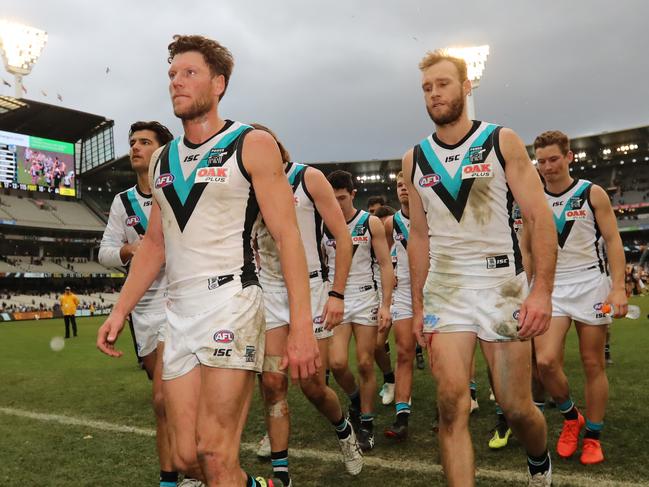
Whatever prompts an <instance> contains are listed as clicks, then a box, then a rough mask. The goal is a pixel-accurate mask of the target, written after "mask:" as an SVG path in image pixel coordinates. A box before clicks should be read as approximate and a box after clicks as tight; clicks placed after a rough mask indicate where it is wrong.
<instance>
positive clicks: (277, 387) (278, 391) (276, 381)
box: [261, 372, 288, 402]
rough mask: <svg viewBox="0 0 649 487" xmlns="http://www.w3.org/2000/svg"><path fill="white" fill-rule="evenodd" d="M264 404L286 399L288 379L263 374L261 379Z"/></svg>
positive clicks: (272, 374) (275, 374)
mask: <svg viewBox="0 0 649 487" xmlns="http://www.w3.org/2000/svg"><path fill="white" fill-rule="evenodd" d="M261 384H262V387H263V389H264V398H265V399H266V402H277V401H279V400H280V399H283V398H285V397H286V390H287V389H288V379H287V378H286V376H285V375H283V374H278V373H275V372H264V373H263V374H262V377H261Z"/></svg>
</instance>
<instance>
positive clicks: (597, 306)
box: [593, 303, 604, 311]
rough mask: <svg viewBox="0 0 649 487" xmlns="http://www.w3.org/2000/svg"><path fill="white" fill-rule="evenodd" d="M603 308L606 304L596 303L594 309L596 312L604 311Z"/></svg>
mask: <svg viewBox="0 0 649 487" xmlns="http://www.w3.org/2000/svg"><path fill="white" fill-rule="evenodd" d="M603 306H604V303H595V304H594V305H593V309H594V310H595V311H602V307H603Z"/></svg>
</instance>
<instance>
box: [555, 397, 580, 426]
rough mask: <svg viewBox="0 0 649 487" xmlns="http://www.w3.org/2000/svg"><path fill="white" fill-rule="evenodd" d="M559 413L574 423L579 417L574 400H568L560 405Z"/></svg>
mask: <svg viewBox="0 0 649 487" xmlns="http://www.w3.org/2000/svg"><path fill="white" fill-rule="evenodd" d="M558 406H559V411H560V412H561V414H563V417H564V418H565V419H566V420H568V421H574V420H575V419H577V418H578V417H579V410H578V409H577V406H575V403H574V402H572V399H568V400H566V401H565V402H563V403H561V404H558Z"/></svg>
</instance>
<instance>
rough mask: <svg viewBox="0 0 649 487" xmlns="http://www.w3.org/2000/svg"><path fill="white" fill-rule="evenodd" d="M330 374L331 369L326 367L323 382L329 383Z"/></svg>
mask: <svg viewBox="0 0 649 487" xmlns="http://www.w3.org/2000/svg"><path fill="white" fill-rule="evenodd" d="M330 375H331V370H329V369H327V370H326V371H325V384H327V385H329V376H330Z"/></svg>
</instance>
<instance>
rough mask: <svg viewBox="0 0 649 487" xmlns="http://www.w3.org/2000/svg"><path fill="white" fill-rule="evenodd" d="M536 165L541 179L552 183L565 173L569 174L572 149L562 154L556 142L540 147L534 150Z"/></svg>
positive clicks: (564, 175) (565, 174)
mask: <svg viewBox="0 0 649 487" xmlns="http://www.w3.org/2000/svg"><path fill="white" fill-rule="evenodd" d="M535 155H536V161H537V165H536V167H537V168H538V170H539V173H540V174H541V176H543V179H545V181H546V182H548V183H553V182H555V181H558V180H560V179H562V178H565V177H566V176H567V175H570V169H569V166H570V163H571V162H572V158H573V155H572V151H568V153H567V154H563V153H562V152H561V149H560V148H559V146H558V145H557V144H552V145H548V146H545V147H540V148H538V149H536V151H535Z"/></svg>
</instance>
